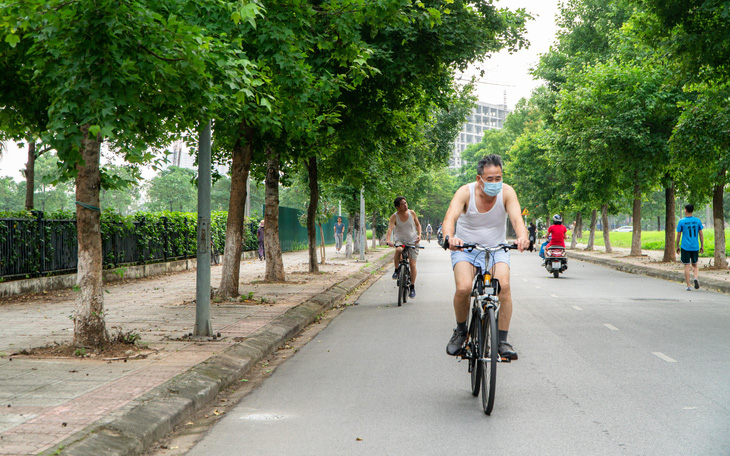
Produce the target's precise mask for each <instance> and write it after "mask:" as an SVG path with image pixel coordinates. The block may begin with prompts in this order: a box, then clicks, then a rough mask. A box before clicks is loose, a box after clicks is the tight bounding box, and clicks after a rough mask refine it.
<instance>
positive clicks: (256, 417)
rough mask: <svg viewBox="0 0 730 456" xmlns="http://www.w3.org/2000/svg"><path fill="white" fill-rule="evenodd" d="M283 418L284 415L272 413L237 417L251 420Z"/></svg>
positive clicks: (276, 419)
mask: <svg viewBox="0 0 730 456" xmlns="http://www.w3.org/2000/svg"><path fill="white" fill-rule="evenodd" d="M284 418H285V417H284V415H276V414H273V413H257V414H253V415H247V416H242V417H239V419H242V420H251V421H278V420H283V419H284Z"/></svg>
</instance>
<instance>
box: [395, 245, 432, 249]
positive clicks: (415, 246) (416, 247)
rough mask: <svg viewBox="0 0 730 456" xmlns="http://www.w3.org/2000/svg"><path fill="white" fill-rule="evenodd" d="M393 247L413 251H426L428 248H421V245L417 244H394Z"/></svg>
mask: <svg viewBox="0 0 730 456" xmlns="http://www.w3.org/2000/svg"><path fill="white" fill-rule="evenodd" d="M393 247H410V248H412V249H425V248H426V247H421V246H420V245H415V244H393Z"/></svg>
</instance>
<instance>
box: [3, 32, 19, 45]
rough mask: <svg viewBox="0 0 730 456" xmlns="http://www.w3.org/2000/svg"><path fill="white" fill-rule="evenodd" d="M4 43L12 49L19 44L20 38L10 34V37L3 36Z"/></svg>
mask: <svg viewBox="0 0 730 456" xmlns="http://www.w3.org/2000/svg"><path fill="white" fill-rule="evenodd" d="M5 41H6V42H7V43H8V44H9V45H10V47H13V48H14V47H15V46H16V45H17V44H18V43H20V37H19V36H18V35H15V34H13V33H11V34H10V35H5Z"/></svg>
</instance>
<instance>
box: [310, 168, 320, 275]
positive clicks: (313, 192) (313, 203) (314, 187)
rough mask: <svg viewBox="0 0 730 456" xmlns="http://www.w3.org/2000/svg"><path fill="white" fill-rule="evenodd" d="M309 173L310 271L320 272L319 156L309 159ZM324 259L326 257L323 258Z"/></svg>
mask: <svg viewBox="0 0 730 456" xmlns="http://www.w3.org/2000/svg"><path fill="white" fill-rule="evenodd" d="M307 172H308V173H309V207H307V239H308V240H309V272H319V265H318V264H317V228H316V223H315V219H316V218H317V204H318V203H319V182H318V181H317V157H314V156H312V157H309V159H308V160H307ZM322 261H324V257H323V258H322Z"/></svg>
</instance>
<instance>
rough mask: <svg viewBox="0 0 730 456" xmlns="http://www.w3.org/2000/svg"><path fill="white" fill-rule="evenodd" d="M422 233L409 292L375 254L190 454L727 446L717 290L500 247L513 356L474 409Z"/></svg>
mask: <svg viewBox="0 0 730 456" xmlns="http://www.w3.org/2000/svg"><path fill="white" fill-rule="evenodd" d="M426 246H427V249H426V250H424V251H422V253H421V256H420V258H419V262H418V264H419V270H420V272H419V279H418V282H419V283H418V297H417V298H416V299H415V300H414V301H410V300H409V302H408V303H407V304H405V305H404V306H403V307H400V308H399V307H396V306H395V304H394V301H395V296H396V294H395V282H394V281H392V280H391V279H390V273H391V272H390V270H388V271H387V272H386V274H385V275H384V276H383V278H382V279H381V280H379V281H378V282H376V284H375V285H373V286H372V287H371V288H370V289H369V290H367V291H366V292H365V293H364V294H363V295H362V296H361V298H360V301H359V305H358V306H354V307H350V308H348V309H347V310H346V311H345V312H344V313H343V314H342V315H340V316H339V317H338V318H337V319H336V320H335V321H333V322H332V323H331V324H330V326H329V327H328V328H326V329H325V330H324V331H322V332H321V333H320V334H319V336H317V337H316V338H315V339H314V340H313V341H312V342H310V343H309V344H308V345H307V346H305V347H304V348H303V349H302V350H301V351H300V352H299V353H298V354H297V356H295V357H293V358H292V359H290V360H289V361H287V362H286V363H284V364H283V365H282V366H281V367H279V369H278V370H277V371H276V372H275V373H274V375H273V376H272V377H271V378H270V379H268V380H267V381H266V382H265V383H264V385H263V386H262V387H261V388H260V389H258V390H257V391H255V392H254V393H253V394H251V395H250V396H248V397H247V398H246V399H244V400H243V401H242V402H241V403H240V404H239V406H238V407H237V408H236V409H235V410H233V411H232V412H230V413H229V414H228V416H227V417H226V418H224V419H223V420H221V421H220V422H219V423H218V424H217V425H216V426H215V427H214V428H212V429H211V431H210V432H209V434H208V435H207V436H206V437H205V438H204V439H203V440H202V441H201V442H199V444H198V445H197V446H196V447H195V448H194V449H193V450H192V451H191V452H190V453H189V454H190V455H209V454H230V455H248V454H250V455H344V454H347V455H443V454H465V453H466V454H470V453H473V454H504V455H518V454H519V455H537V454H539V455H561V456H564V455H589V454H590V455H662V456H664V455H690V454H691V455H713V456H714V455H728V454H730V388H728V385H730V369H728V367H730V350H728V346H729V345H730V343H729V342H730V332H729V331H728V329H729V328H730V300H728V297H727V295H722V294H718V293H714V292H709V291H702V290H699V291H692V292H686V291H684V289H683V287H682V286H681V285H678V284H674V283H671V282H667V281H663V280H658V279H651V278H647V277H644V276H636V275H631V274H626V273H621V272H616V271H614V270H610V269H606V268H602V267H599V266H594V265H591V264H587V263H581V262H577V261H574V262H572V263H571V264H570V269H569V270H568V271H567V273H566V274H565V275H564V276H561V278H559V279H553V278H552V277H548V275H547V274H546V272H545V270H544V269H542V268H540V267H539V265H538V258H537V256H536V255H535V254H530V253H523V254H517V253H513V255H512V267H513V287H514V288H515V290H514V295H515V298H516V301H517V304H516V310H515V314H514V318H513V328H512V331H511V332H510V339H511V341H512V342H513V343H514V345H515V348H516V349H517V350H518V352H519V354H520V360H519V361H517V362H514V363H512V364H508V365H503V366H500V370H499V372H498V386H497V395H498V396H497V401H496V405H495V409H494V411H493V413H492V415H491V416H486V415H484V414H483V413H482V411H481V408H480V406H481V403H480V401H479V399H478V398H474V397H473V396H471V394H470V391H469V377H468V374H467V371H466V363H465V362H461V363H459V362H457V361H456V360H455V359H454V358H451V357H448V356H446V354H445V346H446V342H447V340H448V338H449V336H450V334H451V331H452V328H453V312H452V309H451V303H450V301H451V295H452V293H453V281H452V278H451V271H450V264H449V262H448V260H447V254H446V253H445V252H443V251H441V250H440V249H439V248H438V246H437V245H436V244H435V243H431V244H430V245H429V244H426ZM475 448H479V449H475Z"/></svg>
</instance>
